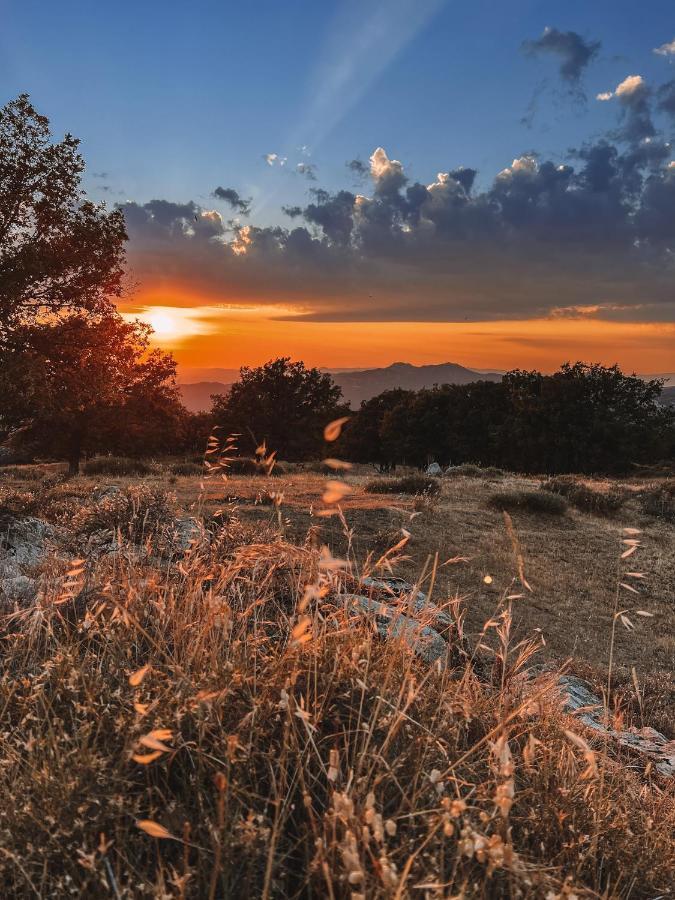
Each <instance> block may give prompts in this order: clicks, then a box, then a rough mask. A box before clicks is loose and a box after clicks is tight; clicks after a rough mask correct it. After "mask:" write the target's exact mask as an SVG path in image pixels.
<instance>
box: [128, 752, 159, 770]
mask: <svg viewBox="0 0 675 900" xmlns="http://www.w3.org/2000/svg"><path fill="white" fill-rule="evenodd" d="M162 753H163V751H162V750H155V751H154V753H132V754H131V758H132V759H133V761H134V762H137V763H140V764H141V765H142V766H147V765H149V764H150V763H151V762H154V761H155V760H156V759H159V757H160V756H161V755H162Z"/></svg>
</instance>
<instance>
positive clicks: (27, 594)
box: [0, 575, 37, 603]
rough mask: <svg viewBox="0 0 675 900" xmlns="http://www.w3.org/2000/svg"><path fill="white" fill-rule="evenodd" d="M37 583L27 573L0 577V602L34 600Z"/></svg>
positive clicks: (26, 601) (27, 601)
mask: <svg viewBox="0 0 675 900" xmlns="http://www.w3.org/2000/svg"><path fill="white" fill-rule="evenodd" d="M36 595H37V584H36V582H35V580H34V579H33V578H28V576H27V575H14V576H12V577H10V578H2V579H0V603H1V602H2V601H4V602H5V603H29V602H31V601H33V600H35V597H36Z"/></svg>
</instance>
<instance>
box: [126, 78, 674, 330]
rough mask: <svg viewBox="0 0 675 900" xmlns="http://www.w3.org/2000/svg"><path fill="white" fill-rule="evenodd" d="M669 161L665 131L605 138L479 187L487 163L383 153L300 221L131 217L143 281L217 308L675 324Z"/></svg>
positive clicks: (200, 214)
mask: <svg viewBox="0 0 675 900" xmlns="http://www.w3.org/2000/svg"><path fill="white" fill-rule="evenodd" d="M630 93H631V92H630V91H629V92H628V94H629V95H630ZM669 153H670V148H669V146H668V145H667V144H666V143H665V142H663V141H662V140H660V139H658V138H653V139H651V138H650V139H647V140H644V141H642V142H638V143H635V144H633V145H630V146H628V148H627V149H625V150H622V149H620V147H619V146H618V145H617V144H615V143H612V142H610V141H608V140H606V139H605V140H600V141H596V142H595V143H592V144H589V145H585V146H583V147H581V148H580V149H578V150H576V151H573V156H572V158H571V164H560V163H559V162H554V161H552V160H548V159H542V158H539V157H536V156H534V155H533V154H525V155H523V156H520V157H516V159H514V160H513V161H512V162H511V164H510V165H509V166H507V167H505V168H504V169H502V170H501V171H500V172H499V173H497V174H496V175H495V177H494V179H493V180H492V182H491V183H487V184H486V186H485V187H483V188H481V189H480V190H476V187H475V177H476V170H475V169H473V168H470V167H466V168H456V169H453V170H449V171H445V172H443V171H442V172H440V173H439V174H438V175H437V176H436V178H435V179H434V180H433V181H432V182H431V183H429V184H422V183H420V182H417V181H411V180H410V179H409V177H408V175H407V173H406V172H405V168H404V166H403V164H402V162H400V161H399V160H396V159H393V158H392V157H390V156H389V154H388V153H387V152H386V151H385V149H384V148H382V147H378V148H376V150H375V151H374V152H373V154H372V156H371V159H370V178H371V186H370V189H368V190H364V191H363V193H360V194H356V193H353V192H351V191H348V190H337V191H335V192H331V191H327V190H325V189H323V188H320V187H316V188H312V190H311V201H310V202H309V203H307V204H306V205H305V206H304V207H300V206H291V207H286V208H285V209H284V212H285V213H286V214H287V215H288V216H289V217H290V218H291V219H292V220H293V224H292V227H290V228H288V227H281V226H269V227H259V226H256V225H246V226H239V227H235V229H234V233H232V231H231V228H229V226H228V225H227V223H224V222H223V219H222V217H221V216H220V214H219V213H218V212H217V211H215V210H207V209H203V208H202V207H200V206H199V205H198V204H196V203H194V202H189V203H172V202H170V201H166V200H153V201H150V202H149V203H146V204H138V203H125V204H121V206H120V208H122V209H123V210H124V213H125V216H126V219H127V225H128V230H129V234H130V248H129V257H130V261H131V263H132V265H133V269H134V272H135V275H136V277H137V278H138V279H139V280H140V281H141V283H143V282H146V283H148V282H149V283H153V284H156V283H159V284H162V285H179V286H182V287H181V288H180V289H181V290H182V291H184V292H189V293H190V295H191V296H198V297H201V298H203V299H202V302H204V303H217V302H230V303H235V304H236V303H245V302H248V303H250V302H252V301H253V302H255V303H256V304H263V305H267V306H268V307H269V309H270V311H271V313H272V314H274V309H275V308H278V309H280V310H281V309H282V308H283V313H281V312H280V315H283V316H284V317H286V318H288V317H289V315H290V316H291V317H297V318H305V319H312V320H317V321H338V320H342V321H355V320H361V321H380V320H389V321H458V320H460V321H463V320H465V319H470V320H476V321H479V320H490V319H500V320H502V319H505V318H519V317H528V316H546V315H553V314H555V315H558V316H560V315H574V314H579V315H583V316H585V317H588V316H595V317H598V318H614V319H616V318H621V319H624V320H630V317H631V315H633V316H634V317H635V318H642V319H644V318H648V319H649V318H651V319H652V320H653V321H675V287H674V285H675V166H673V165H670V163H669ZM163 290H164V289H163ZM233 298H235V299H233ZM289 307H291V308H293V309H294V310H296V312H294V313H291V314H289V313H288V312H287V310H288V308H289Z"/></svg>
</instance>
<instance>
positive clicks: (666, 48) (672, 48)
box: [654, 38, 675, 56]
mask: <svg viewBox="0 0 675 900" xmlns="http://www.w3.org/2000/svg"><path fill="white" fill-rule="evenodd" d="M654 53H656V54H657V56H675V38H673V40H672V41H671V42H670V43H669V44H661V46H660V47H655V48H654Z"/></svg>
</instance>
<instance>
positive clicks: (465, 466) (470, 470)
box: [445, 463, 506, 478]
mask: <svg viewBox="0 0 675 900" xmlns="http://www.w3.org/2000/svg"><path fill="white" fill-rule="evenodd" d="M445 475H446V476H447V477H448V478H460V477H464V478H503V477H504V475H506V472H505V471H504V470H503V469H498V468H497V466H486V467H485V468H483V467H482V466H478V465H476V464H475V463H462V464H461V465H459V466H450V467H449V468H448V469H446V470H445Z"/></svg>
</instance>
